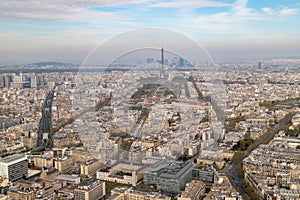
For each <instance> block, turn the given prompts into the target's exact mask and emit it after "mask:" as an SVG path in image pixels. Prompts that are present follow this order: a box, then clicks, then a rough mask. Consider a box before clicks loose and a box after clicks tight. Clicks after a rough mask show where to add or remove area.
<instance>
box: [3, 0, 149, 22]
mask: <svg viewBox="0 0 300 200" xmlns="http://www.w3.org/2000/svg"><path fill="white" fill-rule="evenodd" d="M145 2H147V0H72V1H61V0H28V1H22V0H10V1H6V0H0V18H5V19H7V18H8V19H39V20H67V21H76V20H79V21H84V20H88V19H91V18H97V19H98V20H99V19H110V18H114V19H115V18H116V17H115V16H116V14H115V12H96V11H91V10H88V9H87V8H90V7H104V6H113V5H123V4H126V5H128V4H136V3H145Z"/></svg>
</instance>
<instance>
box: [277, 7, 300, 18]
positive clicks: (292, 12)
mask: <svg viewBox="0 0 300 200" xmlns="http://www.w3.org/2000/svg"><path fill="white" fill-rule="evenodd" d="M279 14H280V15H281V16H288V15H296V14H298V9H296V8H283V9H281V10H280V11H279Z"/></svg>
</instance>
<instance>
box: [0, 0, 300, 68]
mask: <svg viewBox="0 0 300 200" xmlns="http://www.w3.org/2000/svg"><path fill="white" fill-rule="evenodd" d="M299 7H300V3H299V2H298V1H296V0H294V1H293V0H286V1H271V0H266V1H255V0H249V1H248V0H220V1H208V0H202V1H193V0H192V1H170V0H167V1H156V0H127V1H124V0H114V1H107V0H100V1H96V0H86V1H79V0H76V1H72V2H67V1H48V0H45V1H43V2H40V1H36V0H29V1H20V0H13V1H4V0H1V1H0V9H1V12H0V24H1V28H0V36H1V37H0V43H1V46H0V55H1V59H0V64H7V65H9V64H26V63H34V62H41V61H58V62H68V63H81V62H82V61H83V60H84V59H85V57H86V56H87V55H88V53H89V52H90V51H91V50H92V49H93V48H94V47H95V46H97V44H99V43H101V42H103V41H105V40H107V39H109V38H112V37H114V36H117V35H119V34H120V33H124V32H126V31H131V30H136V29H143V28H148V27H154V28H160V29H168V30H173V31H176V32H178V33H180V34H184V35H186V36H188V37H190V38H192V39H193V40H195V41H197V42H198V43H199V44H201V45H202V46H203V47H204V48H205V49H206V50H207V52H208V53H209V54H210V56H211V57H212V58H213V59H216V60H218V59H251V58H257V59H263V58H268V57H287V56H296V57H297V56H300V46H299V44H300V34H299V33H300V22H299V20H298V19H299V17H300V10H299ZM126 42H128V44H130V43H134V42H135V41H134V39H132V40H128V41H126ZM162 43H163V42H162ZM178 43H180V41H178ZM179 45H181V44H179ZM108 48H112V49H111V50H110V51H114V49H113V48H116V47H108ZM108 50H109V49H108Z"/></svg>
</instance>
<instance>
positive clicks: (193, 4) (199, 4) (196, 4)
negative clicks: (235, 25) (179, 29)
mask: <svg viewBox="0 0 300 200" xmlns="http://www.w3.org/2000/svg"><path fill="white" fill-rule="evenodd" d="M227 6H231V4H228V3H222V2H218V1H176V2H161V3H156V4H153V5H151V7H155V8H187V7H188V8H205V7H227Z"/></svg>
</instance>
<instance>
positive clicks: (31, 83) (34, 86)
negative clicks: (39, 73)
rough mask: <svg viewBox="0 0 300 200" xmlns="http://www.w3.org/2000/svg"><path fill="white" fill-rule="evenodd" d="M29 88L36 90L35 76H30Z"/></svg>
mask: <svg viewBox="0 0 300 200" xmlns="http://www.w3.org/2000/svg"><path fill="white" fill-rule="evenodd" d="M30 87H31V88H37V78H36V75H35V74H34V75H32V76H31V79H30Z"/></svg>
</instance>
